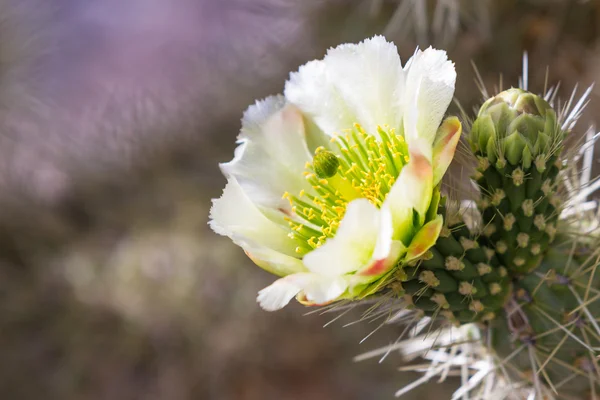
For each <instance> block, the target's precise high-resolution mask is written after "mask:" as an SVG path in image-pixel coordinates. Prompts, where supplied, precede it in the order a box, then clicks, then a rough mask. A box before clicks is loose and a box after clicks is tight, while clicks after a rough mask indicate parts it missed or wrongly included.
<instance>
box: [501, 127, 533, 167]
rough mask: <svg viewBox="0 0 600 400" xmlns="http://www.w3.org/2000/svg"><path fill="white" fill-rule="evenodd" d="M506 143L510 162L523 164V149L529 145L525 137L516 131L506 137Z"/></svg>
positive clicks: (507, 157) (506, 152)
mask: <svg viewBox="0 0 600 400" xmlns="http://www.w3.org/2000/svg"><path fill="white" fill-rule="evenodd" d="M504 145H505V148H504V152H505V154H506V159H507V160H508V162H509V163H511V164H512V165H519V164H521V159H522V157H523V150H525V147H526V146H527V142H526V141H525V138H523V136H522V135H521V134H520V133H519V132H516V131H515V132H513V133H512V134H511V135H509V136H508V137H507V138H506V139H505V141H504Z"/></svg>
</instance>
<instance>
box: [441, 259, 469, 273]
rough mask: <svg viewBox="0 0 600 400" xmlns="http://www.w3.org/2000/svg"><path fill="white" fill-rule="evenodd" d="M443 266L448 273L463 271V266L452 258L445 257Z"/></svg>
mask: <svg viewBox="0 0 600 400" xmlns="http://www.w3.org/2000/svg"><path fill="white" fill-rule="evenodd" d="M444 265H445V267H446V269H447V270H448V271H462V270H463V269H465V264H464V263H463V262H462V261H460V260H459V259H458V258H456V257H454V256H448V257H446V261H445V263H444Z"/></svg>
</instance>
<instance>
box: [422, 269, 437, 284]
mask: <svg viewBox="0 0 600 400" xmlns="http://www.w3.org/2000/svg"><path fill="white" fill-rule="evenodd" d="M419 280H420V281H421V282H423V283H425V284H426V285H427V286H430V287H437V286H439V285H440V280H439V279H438V278H436V277H435V275H434V273H433V272H431V271H423V272H421V274H420V275H419Z"/></svg>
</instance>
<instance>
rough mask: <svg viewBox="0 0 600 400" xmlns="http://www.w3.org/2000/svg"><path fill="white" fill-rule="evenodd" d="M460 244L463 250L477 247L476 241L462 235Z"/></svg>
mask: <svg viewBox="0 0 600 400" xmlns="http://www.w3.org/2000/svg"><path fill="white" fill-rule="evenodd" d="M460 244H461V245H462V247H463V249H465V251H467V250H471V249H475V248H477V247H478V245H477V242H476V241H474V240H471V239H469V238H466V237H464V236H461V238H460Z"/></svg>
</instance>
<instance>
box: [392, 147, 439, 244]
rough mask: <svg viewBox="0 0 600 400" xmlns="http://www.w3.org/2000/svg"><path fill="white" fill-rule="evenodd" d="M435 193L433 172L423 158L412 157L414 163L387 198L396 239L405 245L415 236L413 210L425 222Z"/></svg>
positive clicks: (409, 165)
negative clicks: (433, 192)
mask: <svg viewBox="0 0 600 400" xmlns="http://www.w3.org/2000/svg"><path fill="white" fill-rule="evenodd" d="M432 191H433V170H432V167H431V164H430V163H429V161H428V160H427V159H426V158H425V157H424V156H422V155H419V154H417V153H412V154H411V158H410V161H409V163H408V164H407V165H405V166H404V168H402V171H400V175H399V176H398V179H397V180H396V182H395V183H394V185H393V186H392V188H391V190H390V192H389V193H388V195H387V196H386V198H385V202H384V207H389V209H390V211H391V213H392V220H393V224H394V236H393V237H394V239H398V240H401V241H402V242H404V244H405V245H408V244H409V240H410V238H411V237H412V235H413V234H414V232H413V226H414V225H415V223H416V222H418V221H413V209H414V210H416V211H417V213H418V214H419V216H420V218H421V219H422V221H421V222H423V220H424V218H425V214H426V212H427V209H428V208H429V203H430V202H431V196H432Z"/></svg>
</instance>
